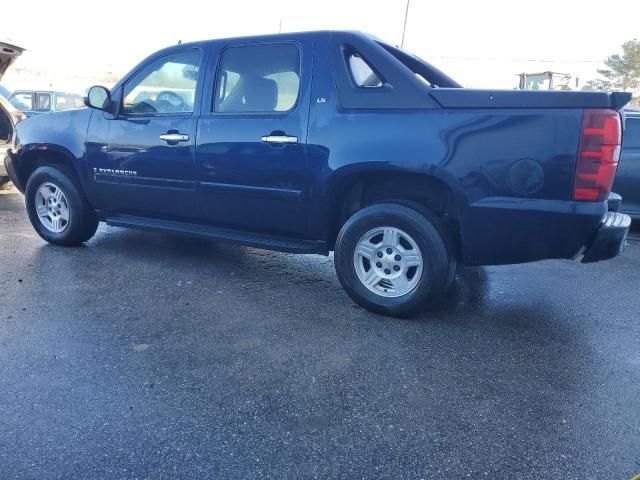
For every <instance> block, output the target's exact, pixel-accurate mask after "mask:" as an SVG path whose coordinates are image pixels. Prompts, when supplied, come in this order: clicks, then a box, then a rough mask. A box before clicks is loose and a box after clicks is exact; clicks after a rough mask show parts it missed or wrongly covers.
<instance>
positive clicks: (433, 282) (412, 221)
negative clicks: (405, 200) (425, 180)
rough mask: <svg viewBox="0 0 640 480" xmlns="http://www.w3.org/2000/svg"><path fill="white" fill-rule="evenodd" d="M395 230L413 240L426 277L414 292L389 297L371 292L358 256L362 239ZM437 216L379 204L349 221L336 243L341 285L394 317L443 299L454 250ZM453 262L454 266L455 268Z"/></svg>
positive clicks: (374, 309) (374, 308)
mask: <svg viewBox="0 0 640 480" xmlns="http://www.w3.org/2000/svg"><path fill="white" fill-rule="evenodd" d="M387 226H388V227H395V228H398V229H400V230H402V231H404V232H406V233H407V234H408V235H410V236H411V237H412V239H413V240H414V242H415V243H416V244H417V246H418V248H419V249H420V253H421V254H422V259H423V266H422V276H421V277H420V279H419V280H418V283H417V284H416V286H415V287H414V288H413V290H411V291H410V292H408V293H406V294H405V295H402V296H399V297H385V296H382V295H380V294H377V293H374V292H373V291H371V290H369V289H368V288H367V287H366V286H365V285H364V284H363V283H362V282H361V281H360V279H359V278H358V274H357V272H356V267H355V265H354V253H355V249H356V246H357V244H358V242H359V240H360V239H361V238H362V236H363V235H365V233H367V232H368V231H370V230H372V229H374V228H377V227H387ZM443 232H444V230H443V229H442V227H441V226H440V225H438V224H437V217H435V218H434V216H431V215H429V216H427V215H424V214H423V213H421V212H419V211H417V210H416V209H413V208H410V207H408V206H405V205H401V204H396V203H379V204H375V205H371V206H369V207H366V208H364V209H362V210H360V211H358V212H356V213H355V214H353V215H352V216H351V218H349V219H348V220H347V221H346V222H345V224H344V225H343V226H342V229H341V230H340V233H339V234H338V238H337V240H336V246H335V254H334V261H335V267H336V272H337V274H338V279H339V280H340V283H341V284H342V286H343V287H344V289H345V290H346V292H347V293H348V294H349V296H350V297H351V298H352V299H353V300H354V301H355V302H356V303H358V304H359V305H361V306H362V307H364V308H366V309H367V310H370V311H372V312H376V313H381V314H383V315H390V316H394V317H410V316H412V315H415V314H416V313H418V312H419V311H420V310H422V309H423V308H425V307H426V306H428V305H429V304H430V303H433V302H435V301H436V300H437V299H438V298H439V297H441V296H442V294H443V293H444V291H445V290H446V289H447V288H448V285H449V284H450V282H451V279H452V275H451V272H452V271H453V272H454V273H455V257H454V256H453V255H451V254H450V252H453V248H451V247H450V246H448V245H447V238H446V235H444V233H443ZM452 263H453V266H452Z"/></svg>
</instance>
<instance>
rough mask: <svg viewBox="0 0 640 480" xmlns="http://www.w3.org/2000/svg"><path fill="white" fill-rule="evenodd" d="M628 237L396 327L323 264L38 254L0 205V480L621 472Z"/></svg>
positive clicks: (92, 251) (629, 329)
mask: <svg viewBox="0 0 640 480" xmlns="http://www.w3.org/2000/svg"><path fill="white" fill-rule="evenodd" d="M637 236H638V237H640V235H637ZM629 243H630V245H629V247H628V248H627V250H626V251H625V253H624V254H623V256H621V257H619V258H617V259H615V260H613V261H609V262H603V263H599V264H592V265H582V264H579V263H575V262H571V261H545V262H539V263H534V264H528V265H519V266H506V267H488V268H476V269H465V270H462V271H460V272H459V274H458V275H457V279H456V282H455V285H454V287H453V289H452V291H451V292H450V293H449V294H448V296H447V298H446V299H445V301H444V303H443V304H442V305H441V306H439V307H438V308H437V309H435V310H433V311H431V312H429V313H425V314H424V315H422V316H420V317H418V318H416V319H413V320H397V319H391V318H386V317H382V316H378V315H374V314H371V313H368V312H367V311H365V310H363V309H361V308H359V307H357V306H355V305H354V304H353V302H352V301H351V300H350V299H349V298H348V297H347V295H346V294H345V293H344V292H343V291H342V289H341V288H340V285H339V283H338V280H337V279H336V276H335V273H334V271H333V264H332V259H331V258H330V257H329V258H325V257H320V256H295V255H288V254H281V253H273V252H266V251H261V250H256V249H250V248H238V247H234V246H230V245H225V244H217V243H215V242H211V241H205V240H199V239H190V238H183V237H176V236H169V235H161V234H154V233H146V232H138V231H132V230H124V229H119V228H112V227H107V226H101V228H100V230H99V231H98V234H97V235H96V237H94V238H93V239H92V240H91V241H90V242H88V244H87V245H86V246H85V247H81V248H75V249H70V248H60V247H54V246H50V245H47V244H45V243H44V242H43V241H42V240H41V239H40V238H39V237H37V236H36V234H35V233H34V232H33V230H32V229H31V227H30V225H29V222H28V220H27V218H26V215H25V213H24V207H23V201H22V197H21V196H20V195H18V194H17V193H4V194H1V195H0V299H1V301H0V478H2V479H31V478H34V479H57V478H61V479H63V478H64V479H66V478H86V479H89V478H91V479H100V478H105V479H120V478H122V479H125V478H126V479H143V478H144V479H146V478H149V479H164V478H216V479H217V478H221V479H227V478H229V479H231V478H239V479H251V478H274V479H289V478H291V479H299V478H331V479H337V478H363V479H372V478H392V479H402V478H407V479H421V478H422V479H449V478H451V479H459V478H474V479H475V478H490V479H502V478H505V479H506V478H508V479H580V480H584V479H629V478H630V477H631V476H632V475H633V474H635V473H638V472H640V312H639V310H640V296H639V292H640V275H639V273H640V241H638V240H636V239H635V238H632V239H631V240H630V242H629Z"/></svg>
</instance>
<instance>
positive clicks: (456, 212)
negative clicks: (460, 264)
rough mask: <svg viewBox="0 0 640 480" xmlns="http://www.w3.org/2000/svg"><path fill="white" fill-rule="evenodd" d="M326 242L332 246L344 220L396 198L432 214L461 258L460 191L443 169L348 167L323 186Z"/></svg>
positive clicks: (462, 200) (397, 200)
mask: <svg viewBox="0 0 640 480" xmlns="http://www.w3.org/2000/svg"><path fill="white" fill-rule="evenodd" d="M326 198H327V202H326V205H327V210H326V212H327V213H326V219H327V220H326V221H327V225H326V232H327V242H328V243H327V244H328V245H330V246H331V248H332V247H333V245H334V244H335V240H336V238H337V236H338V233H339V231H340V228H341V227H342V225H343V224H344V222H345V221H346V220H347V219H348V218H349V217H350V216H351V215H353V214H354V213H355V212H357V211H358V210H360V209H362V208H364V207H366V206H368V205H372V204H375V203H381V202H396V203H400V204H404V205H407V206H410V207H413V208H415V209H417V210H422V211H423V212H424V213H426V214H427V215H436V216H437V217H438V218H439V220H440V222H441V223H442V225H443V227H444V228H445V229H446V233H447V234H448V235H449V237H450V240H451V241H452V243H453V245H454V246H455V255H456V257H459V258H462V242H461V232H460V222H461V218H462V211H461V209H462V206H463V205H464V195H463V193H462V192H461V191H460V190H459V189H458V188H456V183H455V180H454V179H453V178H451V177H450V175H449V174H448V173H447V172H437V173H436V172H429V173H424V172H414V171H406V170H397V169H393V168H390V169H376V170H364V171H363V170H361V169H358V170H351V171H345V172H342V173H341V174H339V175H338V174H336V175H334V176H333V179H332V181H330V183H329V188H328V189H327V196H326Z"/></svg>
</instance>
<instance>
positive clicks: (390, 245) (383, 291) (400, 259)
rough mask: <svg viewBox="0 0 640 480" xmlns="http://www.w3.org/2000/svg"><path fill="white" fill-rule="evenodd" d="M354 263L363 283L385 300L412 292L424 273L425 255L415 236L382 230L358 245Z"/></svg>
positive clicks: (376, 229) (374, 231)
mask: <svg viewBox="0 0 640 480" xmlns="http://www.w3.org/2000/svg"><path fill="white" fill-rule="evenodd" d="M353 263H354V267H355V270H356V274H357V275H358V279H359V280H360V282H362V284H363V285H364V286H365V287H367V289H369V290H370V291H372V292H373V293H375V294H377V295H380V296H382V297H401V296H403V295H407V294H408V293H410V292H412V291H413V290H414V289H415V288H416V287H417V285H418V283H419V282H420V278H422V271H423V260H422V252H421V251H420V248H419V247H418V244H417V243H416V242H415V240H414V239H413V238H411V236H410V235H409V234H408V233H406V232H404V231H403V230H400V229H399V228H395V227H378V228H373V229H371V230H369V231H368V232H367V233H365V234H364V235H363V236H362V237H360V240H359V241H358V243H357V244H356V248H355V252H354V254H353Z"/></svg>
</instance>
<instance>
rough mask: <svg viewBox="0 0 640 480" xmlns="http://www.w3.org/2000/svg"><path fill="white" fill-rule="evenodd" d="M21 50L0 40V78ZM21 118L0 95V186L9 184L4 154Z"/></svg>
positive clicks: (0, 78)
mask: <svg viewBox="0 0 640 480" xmlns="http://www.w3.org/2000/svg"><path fill="white" fill-rule="evenodd" d="M23 51H24V49H23V48H20V47H16V46H15V45H9V44H8V43H1V42H0V80H2V77H3V76H4V74H5V72H6V71H7V70H8V69H9V67H10V66H11V64H12V63H13V62H15V60H16V58H18V57H19V56H20V55H21V54H22V52H23ZM23 118H24V115H23V114H22V113H21V112H19V111H18V110H16V109H15V108H14V107H13V106H12V105H11V103H9V101H8V99H6V98H4V96H2V95H0V188H4V187H5V186H6V185H8V184H9V177H8V176H7V170H6V168H5V166H4V156H5V155H6V153H7V150H8V148H9V145H10V144H11V139H12V138H13V135H14V130H15V126H16V124H17V123H18V122H19V121H20V120H22V119H23Z"/></svg>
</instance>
